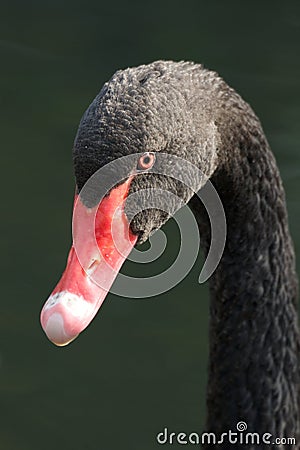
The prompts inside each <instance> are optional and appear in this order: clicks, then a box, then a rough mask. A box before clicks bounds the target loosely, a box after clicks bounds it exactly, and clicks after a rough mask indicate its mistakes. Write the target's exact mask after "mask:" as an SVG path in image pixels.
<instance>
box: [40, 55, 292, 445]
mask: <svg viewBox="0 0 300 450" xmlns="http://www.w3.org/2000/svg"><path fill="white" fill-rule="evenodd" d="M160 152H164V153H167V154H169V155H176V156H179V157H182V158H184V159H185V160H187V161H189V162H190V163H192V164H193V165H194V166H196V167H198V168H199V169H200V170H201V171H202V172H203V173H204V174H205V176H206V177H207V178H209V179H210V181H211V182H212V183H213V185H214V186H215V187H216V189H217V191H218V194H219V196H220V198H221V200H222V203H223V206H224V210H225V214H226V220H227V227H228V228H227V240H226V246H225V249H224V253H223V256H222V258H221V261H220V263H219V265H218V267H217V269H216V270H215V272H214V273H213V275H212V276H211V278H210V280H209V284H210V292H211V306H210V335H209V339H210V351H209V353H210V355H209V382H208V390H207V410H208V417H207V425H206V429H207V431H212V432H214V433H216V434H217V435H221V433H223V432H227V431H228V430H233V431H236V424H237V423H238V422H239V421H240V420H243V421H245V422H246V424H247V426H248V431H249V432H250V431H252V432H256V433H259V434H261V435H262V434H264V433H270V434H271V435H272V437H273V440H271V441H270V443H268V444H266V443H260V444H257V443H253V444H251V445H249V444H248V445H246V444H245V443H242V442H238V443H237V444H235V448H297V449H298V448H300V433H299V430H300V417H299V386H300V383H299V381H300V379H299V375H300V371H299V330H298V316H297V278H296V273H295V258H294V252H293V246H292V242H291V238H290V234H289V230H288V219H287V211H286V203H285V195H284V190H283V187H282V182H281V179H280V175H279V172H278V169H277V166H276V162H275V159H274V156H273V154H272V152H271V150H270V147H269V145H268V142H267V140H266V137H265V135H264V132H263V130H262V127H261V124H260V122H259V120H258V119H257V117H256V115H255V114H254V112H253V111H252V109H251V107H250V106H249V105H248V104H247V103H246V102H245V101H243V99H242V98H241V97H240V96H239V95H238V94H237V93H236V92H235V91H234V90H233V89H232V88H230V87H229V86H228V85H227V84H226V83H225V82H224V81H223V80H222V79H221V78H220V77H219V76H218V74H216V73H215V72H212V71H209V70H207V69H205V68H204V67H203V66H202V65H199V64H194V63H191V62H172V61H157V62H154V63H152V64H149V65H143V66H140V67H136V68H129V69H126V70H120V71H118V72H116V73H115V75H114V76H113V77H112V78H111V80H110V81H109V82H107V83H106V84H105V85H104V86H103V88H102V90H101V92H100V93H99V94H98V95H97V97H96V98H95V100H94V101H93V102H92V104H91V105H90V106H89V108H88V109H87V111H86V112H85V114H84V116H83V118H82V120H81V122H80V125H79V129H78V133H77V136H76V138H75V143H74V151H73V156H74V167H75V176H76V194H75V199H76V200H78V199H79V200H78V201H77V205H78V208H79V209H78V216H79V219H78V224H77V225H76V224H75V233H76V232H77V233H79V234H80V233H82V235H81V237H79V238H78V246H81V247H82V248H81V250H82V252H83V255H84V256H86V260H85V261H84V262H83V264H82V265H83V266H86V267H85V269H84V270H83V269H82V265H81V264H80V263H79V261H78V257H77V253H76V252H75V250H74V248H73V247H72V249H71V251H70V255H69V259H68V263H67V268H66V270H65V272H64V274H63V276H62V279H61V280H60V282H59V284H58V285H57V287H56V288H55V290H54V291H53V293H52V295H51V297H50V298H49V299H48V301H47V302H46V304H45V305H44V307H43V310H42V313H41V322H42V326H43V328H44V330H45V332H46V334H47V335H48V337H49V339H50V340H52V341H53V342H54V343H56V344H57V345H65V344H67V343H68V342H70V341H71V340H73V339H74V338H75V337H76V336H77V335H78V334H79V333H80V331H82V330H83V329H84V328H85V327H86V326H87V325H88V323H89V322H90V321H91V320H92V318H93V317H94V315H95V314H96V312H97V310H98V308H99V307H100V305H101V303H102V301H103V300H104V297H105V295H106V293H107V292H106V291H107V290H108V289H109V287H110V285H111V284H112V282H113V279H114V277H115V276H116V274H117V272H118V270H119V269H120V267H121V265H122V263H123V261H124V260H125V258H126V256H128V254H129V252H130V250H131V249H132V247H133V246H134V245H135V244H136V243H139V242H144V241H145V240H147V238H148V237H149V235H150V233H151V232H152V231H153V230H155V229H158V228H160V227H161V226H162V225H163V223H165V222H166V221H167V220H168V218H169V215H170V214H167V213H165V211H163V208H162V209H159V208H153V207H149V208H146V209H145V210H144V211H140V212H139V213H137V214H135V215H134V216H133V217H132V215H131V216H130V206H128V205H127V204H126V198H127V197H128V198H129V195H128V194H132V193H137V192H139V191H141V192H142V191H143V190H145V189H146V190H148V191H149V192H151V188H153V187H155V188H159V187H161V188H163V189H167V190H170V191H171V192H173V193H175V194H176V195H177V196H178V197H179V198H181V199H182V200H183V202H184V203H185V204H186V203H189V205H190V207H191V208H192V210H193V212H194V214H195V216H196V217H197V221H198V223H199V229H200V232H201V243H202V246H203V249H204V252H207V251H208V248H209V242H210V226H209V222H208V218H207V216H206V213H205V211H204V208H203V205H202V204H201V202H200V201H199V199H198V197H197V196H196V195H195V192H197V190H199V189H200V188H202V187H203V184H205V183H204V182H203V181H202V182H201V181H200V180H195V183H194V184H195V186H194V187H195V188H194V189H190V188H187V187H186V186H185V185H184V184H183V183H182V182H180V181H178V180H176V179H173V178H172V170H173V166H172V164H170V166H169V167H168V174H169V176H166V175H157V174H156V173H152V172H151V168H153V167H155V166H156V165H157V164H159V159H160ZM132 154H134V155H136V154H139V155H138V158H136V157H134V163H130V164H128V165H127V167H126V164H125V165H123V166H122V170H123V171H124V173H123V174H122V177H123V178H122V180H123V181H121V182H120V181H119V180H120V177H118V176H119V175H118V176H115V175H116V174H115V173H114V171H111V179H112V180H115V183H114V182H113V183H112V185H111V186H112V187H111V189H110V190H109V192H105V193H104V194H105V195H103V196H102V197H101V199H102V200H101V203H100V207H99V210H98V211H97V213H95V214H96V219H95V232H96V240H97V242H98V245H99V247H100V248H101V252H102V254H103V255H104V256H105V257H107V258H108V260H109V261H110V265H111V266H112V267H113V268H114V270H115V272H114V275H111V274H109V273H108V274H107V271H106V269H105V267H104V266H103V267H102V265H101V264H102V262H101V261H100V260H99V259H97V258H93V255H91V254H89V251H90V249H91V248H92V243H91V242H90V240H89V238H88V237H87V238H85V233H86V229H85V226H87V225H86V224H87V222H88V217H89V214H90V213H91V212H92V211H94V212H95V211H96V210H97V208H98V204H99V198H100V197H99V198H98V199H97V195H96V196H95V195H94V194H93V193H92V194H91V193H90V194H86V195H85V194H84V195H81V191H82V189H83V187H84V185H85V183H86V182H87V180H89V178H90V177H91V176H92V175H93V174H94V173H96V172H97V170H98V169H99V168H102V167H104V166H105V165H107V164H108V163H111V162H113V161H115V160H117V159H118V158H120V157H123V156H125V155H132ZM182 170H183V171H184V170H185V169H184V168H182ZM189 176H190V175H189ZM104 178H105V177H104ZM191 178H193V176H192V177H191ZM108 181H109V180H108ZM97 182H99V183H100V184H101V183H102V182H103V185H105V183H107V180H105V179H103V180H102V179H101V178H100V179H98V181H97ZM113 184H115V186H113ZM193 191H194V192H193ZM82 192H83V191H82ZM146 197H147V196H146ZM123 200H124V202H125V206H124V208H123V209H122V214H121V215H120V217H119V219H118V223H117V225H116V229H117V234H119V235H120V236H121V237H122V236H123V237H124V239H123V240H124V242H125V244H124V248H123V255H122V256H120V254H119V253H116V252H115V249H114V244H113V241H112V238H111V234H110V225H111V221H112V212H113V211H114V209H115V205H117V204H120V202H122V201H123ZM144 200H145V199H144ZM147 201H148V200H147V198H146V202H147ZM145 205H146V206H147V203H145ZM127 213H128V214H127ZM129 216H130V217H131V219H130V220H131V222H130V225H129V233H127V235H126V236H125V234H126V233H125V231H124V230H125V228H126V225H127V226H128V222H129V219H128V217H129ZM76 227H77V228H76ZM76 229H77V231H76ZM121 240H122V239H121ZM100 259H101V258H100ZM104 259H105V258H104ZM99 268H100V269H99ZM95 269H97V270H98V269H99V270H98V272H99V273H100V277H101V276H102V278H105V280H106V281H104V284H105V286H104V288H101V287H99V286H97V284H96V283H93V281H91V280H90V278H89V274H90V273H91V272H92V271H94V270H95ZM101 274H102V275H101ZM275 437H283V438H286V439H287V438H295V439H296V443H294V444H288V445H284V444H283V443H278V442H277V441H276V442H275V441H274V439H275ZM282 442H283V441H282ZM286 442H287V441H286ZM227 447H230V445H229V444H215V446H214V448H227Z"/></svg>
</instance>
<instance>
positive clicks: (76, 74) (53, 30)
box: [0, 0, 300, 450]
mask: <svg viewBox="0 0 300 450" xmlns="http://www.w3.org/2000/svg"><path fill="white" fill-rule="evenodd" d="M0 23H1V27H0V29H1V39H0V54H1V72H0V89H1V97H0V101H1V159H2V164H1V168H2V170H1V181H2V196H1V197H2V205H1V213H2V219H1V256H2V257H1V275H2V280H1V315H0V415H1V417H0V448H1V449H3V450H41V449H43V450H52V449H54V448H55V449H58V450H100V449H109V450H118V449H122V450H140V449H142V450H152V449H154V448H156V447H158V445H157V444H156V442H155V436H156V434H157V433H158V432H159V431H161V430H162V429H163V427H165V426H167V427H168V428H169V429H170V430H174V431H186V432H191V431H198V432H200V430H201V427H202V425H203V421H204V417H205V384H206V365H207V343H208V342H207V328H208V323H207V322H208V297H207V286H206V285H205V286H200V287H199V285H198V284H197V276H198V273H199V269H197V268H195V269H194V270H193V271H192V272H191V273H190V275H189V276H188V277H187V278H186V279H185V280H184V281H183V282H182V283H181V284H180V285H179V286H177V287H176V288H175V289H173V290H171V291H169V292H167V293H166V294H164V295H161V296H159V297H158V298H155V299H152V300H128V299H123V298H120V297H117V296H113V295H109V296H108V298H107V300H106V302H105V304H104V306H103V307H102V309H101V313H100V314H99V315H98V316H97V318H96V319H95V320H94V321H93V323H92V324H91V326H90V327H89V328H88V330H87V331H86V332H85V333H83V334H82V336H81V337H80V338H79V339H78V340H77V341H75V342H74V343H73V344H72V345H71V346H69V347H66V348H56V347H54V346H53V345H52V344H50V343H49V342H48V341H47V340H46V338H45V336H44V334H43V332H42V330H41V328H40V325H39V311H40V308H41V306H42V304H43V302H44V300H45V299H46V298H47V296H48V294H49V293H50V291H51V290H52V288H53V287H54V285H55V283H56V281H57V280H58V278H59V276H60V274H61V272H62V270H63V268H64V265H65V259H66V255H67V250H68V247H69V245H70V242H71V231H70V223H71V220H70V219H71V207H72V197H73V191H74V181H73V173H72V165H71V148H72V142H73V139H74V135H75V132H76V128H77V125H78V122H79V120H80V117H81V115H82V113H83V111H84V110H85V108H86V107H87V105H88V104H89V102H90V101H91V100H92V98H93V97H94V96H95V95H96V93H97V92H98V91H99V89H100V87H101V86H102V84H103V83H104V81H106V80H107V79H108V78H109V77H110V76H111V75H112V74H113V72H115V70H117V69H118V68H123V67H127V66H132V65H138V64H141V63H145V62H150V61H153V60H155V59H161V58H164V59H175V60H180V59H190V60H194V61H197V62H202V63H204V64H205V65H206V66H207V67H209V68H212V69H214V70H217V71H218V72H219V73H220V74H221V75H222V76H223V77H224V78H225V79H226V80H227V82H228V83H229V84H231V85H232V86H233V87H234V88H236V89H237V90H238V91H239V93H241V94H242V95H243V97H244V98H245V99H247V100H248V101H249V102H250V103H251V105H252V106H253V108H254V109H255V111H256V112H257V114H258V115H259V117H260V118H261V120H262V122H263V125H264V129H265V131H266V134H267V136H268V138H269V141H270V143H271V146H272V148H273V151H274V153H275V155H276V157H277V161H278V164H279V167H280V170H281V174H282V177H283V180H284V185H285V188H286V192H287V199H288V209H289V216H290V226H291V232H292V235H293V238H294V242H295V246H296V251H297V253H298V254H299V253H300V230H299V226H298V219H299V212H300V201H299V186H300V166H299V163H300V146H299V142H300V127H299V118H300V106H299V105H300V81H299V80H300V60H299V54H300V3H299V2H297V1H296V0H295V1H285V2H276V1H275V2H264V3H263V2H258V1H257V2H256V1H252V2H238V1H227V2H221V1H220V2H217V1H212V2H203V1H199V0H198V1H196V0H195V1H191V0H187V1H185V2H182V3H181V4H180V3H175V2H171V1H169V0H168V1H165V2H158V1H157V0H154V1H152V2H151V3H150V2H145V3H143V2H138V1H129V2H121V1H119V0H115V1H114V2H101V1H86V2H83V1H70V0H67V1H65V2H59V1H57V0H56V1H55V0H52V1H46V0H44V1H37V0H36V1H27V2H22V1H21V0H19V1H17V0H15V1H14V0H12V1H10V2H2V5H1V17H0ZM171 228H172V227H171V226H169V232H170V234H172V229H171ZM167 231H168V230H167ZM158 264H159V263H158ZM173 448H177V447H176V446H175V445H174V446H173ZM178 448H181V446H178Z"/></svg>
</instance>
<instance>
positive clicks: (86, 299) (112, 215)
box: [41, 179, 137, 346]
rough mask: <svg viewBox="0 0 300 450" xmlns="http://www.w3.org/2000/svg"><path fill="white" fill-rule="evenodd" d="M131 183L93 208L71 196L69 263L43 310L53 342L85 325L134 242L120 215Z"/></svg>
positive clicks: (67, 337) (64, 341) (63, 341)
mask: <svg viewBox="0 0 300 450" xmlns="http://www.w3.org/2000/svg"><path fill="white" fill-rule="evenodd" d="M130 181H131V180H130V179H128V180H127V181H126V182H124V183H123V184H120V185H119V186H117V187H115V188H113V189H112V190H111V191H110V193H109V195H108V196H106V197H104V198H103V199H102V201H101V202H100V204H99V205H97V206H95V207H93V208H87V207H86V206H85V205H84V204H83V203H82V201H81V199H80V196H78V195H75V201H74V213H73V245H72V248H71V250H70V253H69V257H68V262H67V267H66V269H65V271H64V273H63V275H62V277H61V279H60V281H59V283H58V284H57V286H56V287H55V289H54V291H53V292H52V294H51V295H50V297H49V299H48V300H47V301H46V303H45V304H44V306H43V309H42V311H41V324H42V327H43V329H44V331H45V333H46V335H47V336H48V338H49V339H50V340H51V341H52V342H53V343H54V344H56V345H59V346H63V345H67V344H68V343H69V342H71V341H73V340H74V339H75V338H76V337H77V336H78V335H79V333H81V331H83V330H84V329H85V328H86V327H87V326H88V325H89V323H90V322H91V320H92V319H93V318H94V316H95V315H96V313H97V311H98V310H99V308H100V306H101V305H102V303H103V301H104V299H105V297H106V295H107V292H108V291H109V289H110V287H111V285H112V283H113V281H114V279H115V278H116V276H117V274H118V272H119V270H120V268H121V266H122V264H123V263H124V261H125V259H126V258H127V256H128V255H129V253H130V251H131V250H132V248H133V247H134V245H135V243H136V241H137V236H136V235H134V234H133V233H132V232H131V231H130V229H129V223H128V219H127V217H126V215H125V213H124V201H125V199H126V197H127V194H128V189H129V185H130Z"/></svg>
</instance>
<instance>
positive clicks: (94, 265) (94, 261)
mask: <svg viewBox="0 0 300 450" xmlns="http://www.w3.org/2000/svg"><path fill="white" fill-rule="evenodd" d="M99 264H100V259H94V258H93V259H92V261H91V263H90V265H89V266H88V268H87V269H86V270H85V271H84V272H85V273H86V275H87V276H90V275H92V273H93V272H95V270H96V269H97V267H98V265H99Z"/></svg>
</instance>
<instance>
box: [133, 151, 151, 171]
mask: <svg viewBox="0 0 300 450" xmlns="http://www.w3.org/2000/svg"><path fill="white" fill-rule="evenodd" d="M154 163H155V153H153V152H146V153H144V154H143V155H142V156H141V157H140V158H139V160H138V163H137V170H148V169H151V167H152V166H153V164H154Z"/></svg>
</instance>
